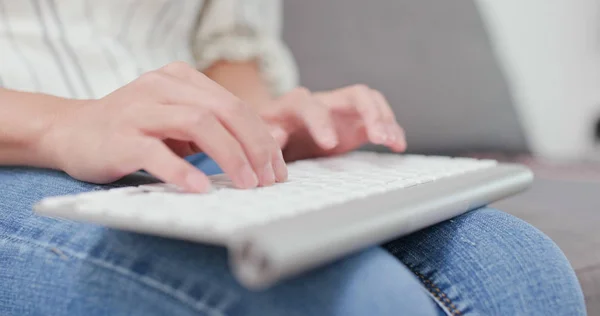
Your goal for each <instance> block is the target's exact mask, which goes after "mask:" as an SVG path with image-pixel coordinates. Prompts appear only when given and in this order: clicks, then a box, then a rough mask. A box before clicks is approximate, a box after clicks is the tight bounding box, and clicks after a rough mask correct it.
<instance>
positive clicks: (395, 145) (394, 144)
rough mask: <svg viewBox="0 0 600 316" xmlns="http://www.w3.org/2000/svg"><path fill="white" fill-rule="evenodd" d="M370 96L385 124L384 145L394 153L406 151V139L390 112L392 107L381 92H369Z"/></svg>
mask: <svg viewBox="0 0 600 316" xmlns="http://www.w3.org/2000/svg"><path fill="white" fill-rule="evenodd" d="M371 94H372V95H373V99H374V100H375V102H376V103H377V105H378V106H379V110H380V111H381V113H382V118H383V121H384V122H385V124H386V126H385V129H386V133H387V139H388V141H387V143H386V145H388V146H389V147H390V148H392V149H393V150H394V151H403V150H404V149H406V139H405V136H404V131H403V129H402V127H400V125H399V124H398V122H397V120H396V116H395V115H394V111H392V107H391V106H390V104H389V103H388V101H387V100H386V99H385V97H384V96H383V94H382V93H381V92H379V91H377V90H371Z"/></svg>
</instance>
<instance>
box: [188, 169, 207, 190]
mask: <svg viewBox="0 0 600 316" xmlns="http://www.w3.org/2000/svg"><path fill="white" fill-rule="evenodd" d="M185 180H186V183H187V185H188V187H189V188H190V189H192V190H193V191H194V192H206V191H209V190H210V182H207V181H206V177H204V176H203V175H200V174H197V173H189V174H188V175H187V176H186V179H185Z"/></svg>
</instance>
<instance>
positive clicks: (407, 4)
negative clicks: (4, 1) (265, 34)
mask: <svg viewBox="0 0 600 316" xmlns="http://www.w3.org/2000/svg"><path fill="white" fill-rule="evenodd" d="M284 13H285V21H286V22H285V27H284V37H285V39H286V41H287V42H288V44H289V45H290V47H291V48H292V51H293V52H294V54H295V56H296V58H297V60H298V63H299V65H300V75H301V79H302V83H303V84H304V85H306V86H307V87H309V88H311V89H328V88H335V87H338V86H341V85H346V84H352V83H366V84H368V85H370V86H372V87H376V88H377V89H380V90H381V91H383V92H384V94H385V95H386V96H387V97H388V98H389V100H390V103H391V104H392V105H393V106H394V110H395V112H396V114H397V116H398V117H399V120H400V122H401V123H402V125H403V126H404V127H405V128H406V129H407V137H408V142H409V146H410V148H411V150H412V151H416V152H422V153H442V154H454V153H464V152H467V151H496V152H498V151H500V152H504V153H506V152H526V151H527V148H528V145H527V142H526V140H525V137H524V135H523V132H522V127H521V125H520V124H519V120H518V117H517V115H516V112H515V110H514V106H513V103H512V99H511V96H510V93H509V91H508V88H507V85H506V82H505V79H504V77H503V76H502V72H501V70H500V67H499V65H498V63H497V60H496V57H495V55H494V52H493V50H492V48H491V46H490V42H489V38H488V36H487V33H486V30H485V28H484V27H483V23H482V21H481V18H480V15H479V13H478V11H477V8H476V6H475V5H474V3H473V1H472V0H455V1H443V0H419V1H410V0H394V1H391V0H390V1H360V0H328V1H321V0H303V1H288V2H286V3H285V6H284ZM432 126H436V128H431V127H432ZM597 180H598V181H587V180H586V181H578V180H569V179H566V178H561V177H554V176H539V177H538V179H537V180H536V182H535V184H534V186H533V188H532V189H531V190H530V191H528V192H527V193H525V194H523V195H520V196H518V197H515V198H512V199H509V200H506V201H502V202H501V203H498V204H497V206H498V207H500V208H501V209H502V210H504V211H506V212H509V213H512V214H514V215H516V216H519V217H521V218H523V219H525V220H526V221H528V222H530V223H531V224H533V225H534V226H536V227H538V228H539V229H541V230H542V231H544V232H545V233H547V234H548V235H549V236H550V237H551V238H552V239H553V240H555V241H556V242H557V243H558V245H559V246H560V247H561V248H562V249H563V251H564V252H565V253H566V255H567V257H568V258H569V260H570V261H571V263H572V265H573V267H574V268H575V269H576V272H577V275H578V277H579V278H580V281H581V283H582V287H583V289H584V293H585V296H586V301H587V305H588V311H589V314H590V315H600V251H598V250H599V249H600V234H599V233H598V230H597V229H596V226H597V223H599V222H600V212H596V210H595V207H594V205H600V203H599V202H598V198H597V197H595V194H594V193H595V192H598V189H599V188H600V177H598V179H597ZM596 208H597V207H596Z"/></svg>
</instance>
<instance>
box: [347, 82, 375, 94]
mask: <svg viewBox="0 0 600 316" xmlns="http://www.w3.org/2000/svg"><path fill="white" fill-rule="evenodd" d="M350 89H352V90H353V91H355V92H357V93H365V92H368V91H370V90H371V88H369V86H367V85H366V84H364V83H357V84H355V85H352V86H350Z"/></svg>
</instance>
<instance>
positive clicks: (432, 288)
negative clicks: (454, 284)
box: [410, 268, 462, 316]
mask: <svg viewBox="0 0 600 316" xmlns="http://www.w3.org/2000/svg"><path fill="white" fill-rule="evenodd" d="M410 270H411V271H412V272H413V273H414V274H415V275H416V276H418V277H419V279H421V281H422V282H423V284H424V285H425V288H426V289H427V290H428V291H429V293H431V295H433V296H434V297H435V298H436V299H437V300H438V301H439V302H441V303H442V305H444V307H446V308H447V309H448V312H450V314H451V315H453V316H460V315H462V312H461V311H460V310H459V309H458V308H457V307H456V305H455V304H454V303H453V302H452V300H450V298H449V297H448V295H446V293H444V292H443V291H442V290H440V288H439V287H437V286H436V285H435V283H433V282H432V281H431V280H430V279H428V278H427V277H425V276H424V275H423V274H421V273H419V272H417V271H415V269H413V268H410Z"/></svg>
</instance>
